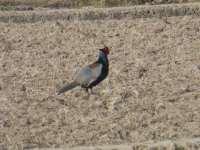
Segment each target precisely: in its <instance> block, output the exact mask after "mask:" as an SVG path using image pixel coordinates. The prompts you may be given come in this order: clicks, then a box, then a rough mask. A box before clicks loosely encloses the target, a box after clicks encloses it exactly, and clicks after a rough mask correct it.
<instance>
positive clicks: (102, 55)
mask: <svg viewBox="0 0 200 150" xmlns="http://www.w3.org/2000/svg"><path fill="white" fill-rule="evenodd" d="M98 60H100V61H102V60H103V61H104V62H105V63H106V64H107V63H108V58H107V55H106V54H105V53H104V52H102V51H100V53H99V59H98Z"/></svg>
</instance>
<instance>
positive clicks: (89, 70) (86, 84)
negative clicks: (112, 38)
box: [58, 46, 109, 95]
mask: <svg viewBox="0 0 200 150" xmlns="http://www.w3.org/2000/svg"><path fill="white" fill-rule="evenodd" d="M108 54H109V48H108V46H104V48H102V49H99V57H98V60H97V61H96V62H94V63H92V64H90V65H87V66H84V67H83V68H82V69H80V71H79V72H78V73H77V74H76V75H75V77H74V81H73V82H72V83H70V84H68V85H65V86H64V87H62V88H61V89H60V90H59V91H58V95H59V94H61V93H64V92H66V91H69V90H71V89H73V88H75V87H77V86H81V87H82V88H84V89H85V90H86V92H88V89H90V90H91V93H93V91H92V88H93V87H94V86H96V85H98V84H99V83H100V82H101V81H103V80H104V79H105V78H106V77H107V76H108V73H109V61H108V57H107V55H108Z"/></svg>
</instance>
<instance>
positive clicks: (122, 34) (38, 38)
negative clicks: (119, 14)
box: [0, 4, 200, 150]
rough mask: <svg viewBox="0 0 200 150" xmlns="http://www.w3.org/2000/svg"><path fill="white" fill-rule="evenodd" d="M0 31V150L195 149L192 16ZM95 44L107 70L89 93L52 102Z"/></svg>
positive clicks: (198, 121)
mask: <svg viewBox="0 0 200 150" xmlns="http://www.w3.org/2000/svg"><path fill="white" fill-rule="evenodd" d="M197 7H199V4H197ZM133 8H135V7H133ZM52 11H53V10H51V11H50V12H52ZM60 11H62V10H60ZM73 11H74V10H73ZM6 13H9V12H6ZM10 13H13V12H10ZM37 13H38V12H37ZM1 14H3V13H1ZM23 14H24V15H25V14H26V12H22V13H21V15H22V16H20V15H19V16H18V17H23ZM47 14H48V11H47ZM50 17H51V16H50ZM55 20H56V19H55ZM0 31H1V32H0V52H1V55H0V63H1V67H0V102H1V108H0V137H1V138H0V149H2V150H4V149H5V150H7V149H9V150H13V149H31V148H58V147H61V148H69V147H78V149H79V148H80V146H83V148H85V149H87V147H85V146H101V145H104V147H103V148H102V149H109V148H108V147H111V148H113V149H117V148H116V147H115V146H111V145H121V144H122V145H123V144H128V145H131V144H133V145H135V144H134V143H136V144H137V143H140V144H139V146H135V147H134V146H131V148H130V149H145V147H142V146H144V145H145V144H141V143H143V142H144V143H145V142H147V141H153V143H161V144H162V141H168V140H171V141H179V140H181V141H185V139H187V140H186V141H188V140H189V141H190V142H182V143H189V144H186V145H184V144H181V145H179V144H173V145H172V146H167V148H169V149H170V148H171V149H178V148H183V147H184V148H186V149H199V148H200V142H199V141H200V140H199V136H200V94H199V92H200V59H199V58H200V52H199V49H200V40H199V37H200V18H199V17H198V14H192V15H188V16H186V15H184V16H172V17H162V16H159V17H156V16H155V17H150V18H148V17H147V18H134V19H130V18H126V17H124V18H121V19H118V20H117V19H109V20H108V19H104V20H95V19H94V20H86V19H85V20H76V19H74V20H57V21H54V20H52V21H39V20H38V21H37V22H35V23H30V22H22V23H15V22H12V21H9V22H7V23H6V22H5V23H4V22H0ZM104 44H106V45H108V46H109V47H110V55H109V56H108V57H109V60H110V73H109V76H108V77H107V79H106V80H104V81H103V82H102V83H101V84H100V85H98V86H97V87H95V88H94V89H93V91H94V94H92V95H88V94H87V93H86V92H85V91H84V90H83V89H81V88H80V87H77V88H75V89H73V90H71V91H69V92H67V93H66V94H63V95H59V96H58V95H57V92H56V91H57V90H58V89H59V87H61V86H63V84H67V83H70V82H71V81H72V80H73V77H74V75H75V74H76V72H77V71H78V70H79V69H80V68H81V67H82V66H84V65H87V64H90V63H92V62H94V61H95V60H96V59H97V56H98V49H99V48H102V47H103V45H104ZM192 139H194V140H192ZM192 141H195V142H192ZM163 143H165V142H163ZM172 143H173V142H172ZM180 143H181V142H180ZM165 144H166V143H165ZM165 144H164V145H165ZM105 145H108V147H106V146H105ZM147 145H148V144H147ZM155 145H156V144H153V146H155ZM97 148H98V149H101V147H97ZM97 148H96V149H97ZM151 148H152V147H150V148H149V149H151ZM154 148H155V147H154ZM161 148H163V147H161ZM76 149H77V148H76ZM88 149H89V148H88ZM91 149H92V148H91ZM93 149H94V148H93ZM119 149H120V148H119ZM127 149H128V148H127ZM163 149H164V148H163Z"/></svg>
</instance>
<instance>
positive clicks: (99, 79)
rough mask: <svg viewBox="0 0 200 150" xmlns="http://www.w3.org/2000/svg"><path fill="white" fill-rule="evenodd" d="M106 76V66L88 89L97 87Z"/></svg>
mask: <svg viewBox="0 0 200 150" xmlns="http://www.w3.org/2000/svg"><path fill="white" fill-rule="evenodd" d="M107 76H108V66H106V65H103V67H102V70H101V75H100V76H99V77H98V78H97V80H96V81H94V82H92V83H91V84H90V85H89V86H88V88H92V87H93V86H96V85H98V84H99V83H100V82H101V81H103V80H104V79H105V78H106V77H107Z"/></svg>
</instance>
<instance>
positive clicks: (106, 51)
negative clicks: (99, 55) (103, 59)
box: [99, 46, 109, 55]
mask: <svg viewBox="0 0 200 150" xmlns="http://www.w3.org/2000/svg"><path fill="white" fill-rule="evenodd" d="M99 50H100V51H102V52H104V53H106V55H108V54H109V48H108V46H105V47H104V48H103V49H99Z"/></svg>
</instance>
